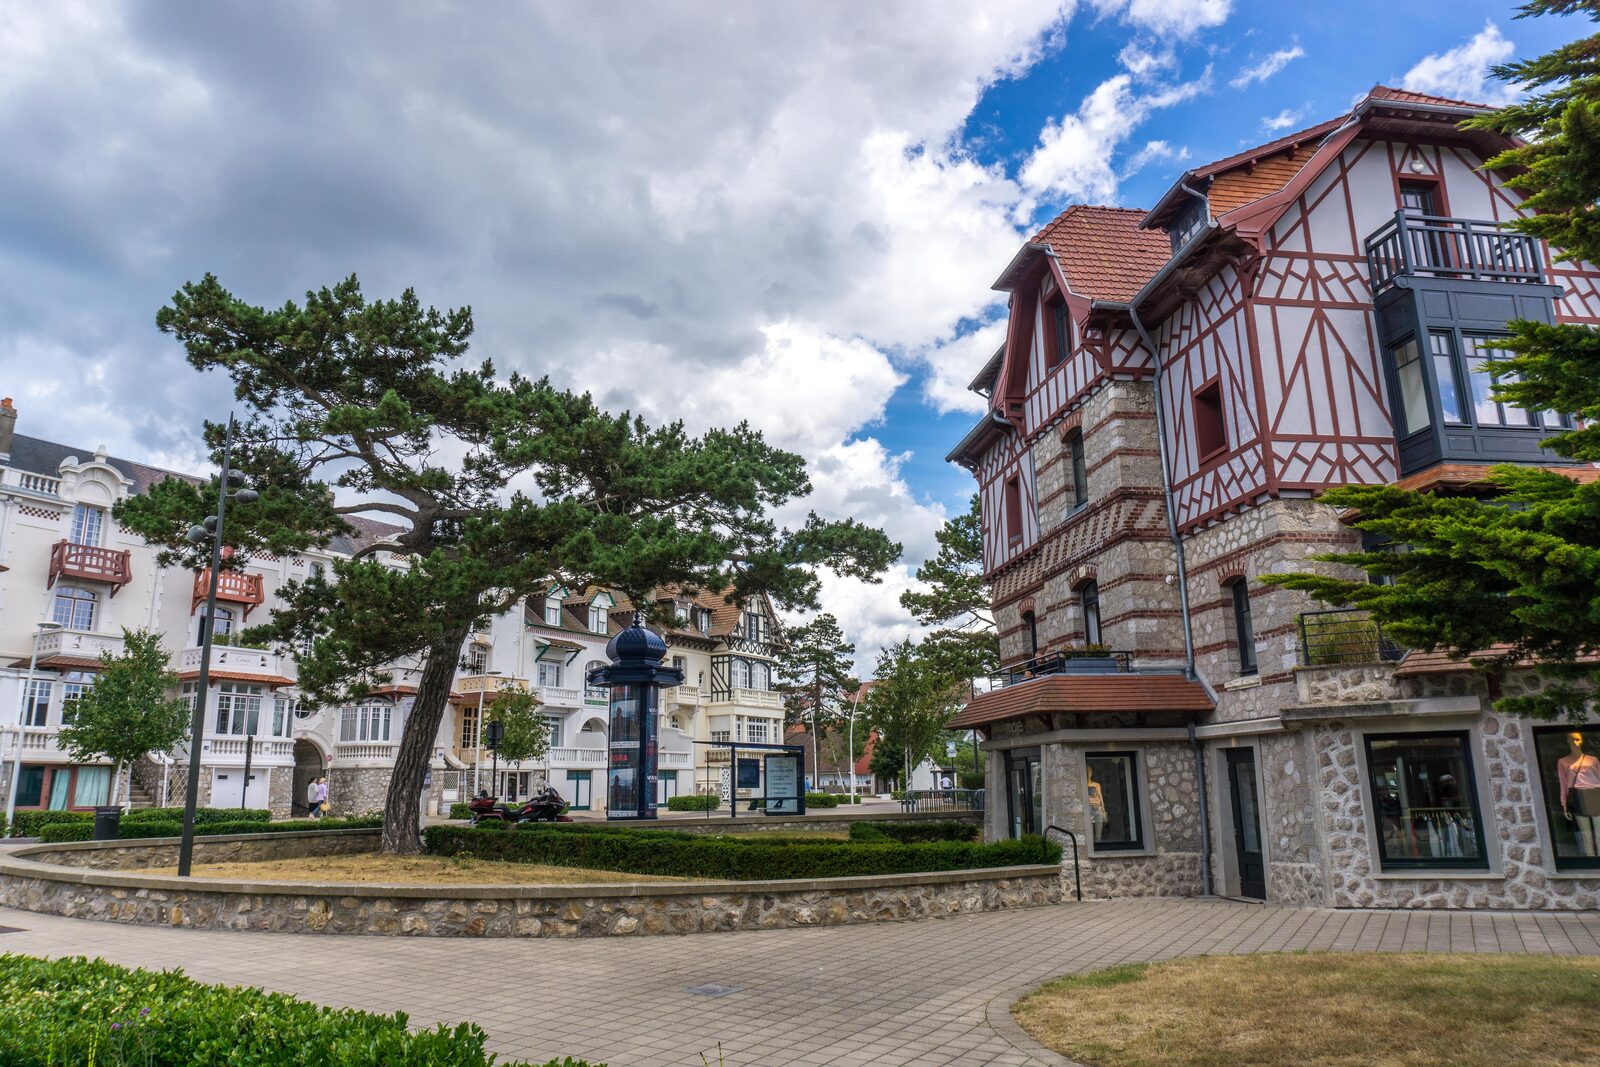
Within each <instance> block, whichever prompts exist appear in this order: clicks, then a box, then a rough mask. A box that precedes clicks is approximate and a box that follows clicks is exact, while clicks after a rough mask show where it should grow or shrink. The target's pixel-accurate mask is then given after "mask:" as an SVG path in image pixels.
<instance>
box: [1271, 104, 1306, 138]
mask: <svg viewBox="0 0 1600 1067" xmlns="http://www.w3.org/2000/svg"><path fill="white" fill-rule="evenodd" d="M1304 115H1305V111H1304V110H1303V109H1295V110H1291V109H1289V108H1284V109H1283V110H1282V111H1280V112H1278V113H1277V114H1276V115H1267V116H1266V117H1264V118H1263V119H1262V120H1261V128H1262V129H1263V130H1266V131H1267V132H1268V133H1276V132H1278V131H1279V130H1288V129H1293V128H1294V127H1295V126H1296V125H1297V124H1298V123H1299V122H1300V119H1301V118H1302V117H1303V116H1304Z"/></svg>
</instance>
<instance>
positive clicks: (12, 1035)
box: [0, 955, 603, 1067]
mask: <svg viewBox="0 0 1600 1067" xmlns="http://www.w3.org/2000/svg"><path fill="white" fill-rule="evenodd" d="M486 1040H487V1035H486V1034H485V1033H484V1032H483V1031H482V1030H481V1029H480V1028H478V1027H477V1026H475V1025H473V1024H471V1023H461V1024H459V1025H457V1026H454V1027H450V1026H445V1025H439V1026H436V1027H434V1028H432V1029H426V1030H415V1031H414V1030H411V1029H410V1028H409V1027H408V1019H407V1018H406V1015H405V1013H403V1012H396V1013H395V1014H393V1015H375V1014H371V1013H368V1012H361V1011H355V1010H353V1009H350V1008H324V1007H321V1006H319V1005H315V1004H308V1003H306V1002H305V1001H301V1000H296V999H294V998H293V997H290V996H287V995H285V994H282V993H266V992H263V991H261V990H259V989H238V988H234V987H231V986H220V985H202V984H201V983H199V982H196V981H193V980H192V979H189V978H185V977H184V976H183V973H182V972H181V971H176V970H174V971H162V972H155V971H146V970H130V969H128V968H125V967H118V966H115V965H114V964H110V963H106V962H104V961H103V960H88V959H84V958H83V957H81V956H80V957H73V958H70V959H58V960H40V959H32V958H30V957H27V956H12V955H5V956H0V1063H5V1064H7V1065H9V1067H62V1065H66V1064H80V1063H81V1064H100V1065H103V1067H119V1065H125V1064H126V1065H134V1064H145V1065H148V1064H179V1063H181V1064H185V1065H189V1067H282V1065H285V1064H297V1065H300V1067H408V1065H409V1067H424V1065H425V1067H488V1065H490V1064H492V1063H495V1062H496V1060H495V1057H494V1056H493V1055H491V1054H490V1053H489V1052H487V1051H486V1050H485V1048H484V1045H485V1042H486ZM501 1067H518V1065H516V1064H511V1063H504V1064H502V1065H501ZM523 1067H530V1065H523ZM544 1067H586V1065H585V1064H583V1063H582V1062H580V1061H577V1060H571V1059H567V1060H560V1061H558V1060H551V1061H550V1062H549V1063H548V1064H546V1065H544ZM599 1067H603V1065H599Z"/></svg>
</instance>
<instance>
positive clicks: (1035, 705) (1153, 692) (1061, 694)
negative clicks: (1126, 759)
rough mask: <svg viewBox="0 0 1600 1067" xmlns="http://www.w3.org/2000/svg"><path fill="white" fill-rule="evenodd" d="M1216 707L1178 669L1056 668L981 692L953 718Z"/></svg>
mask: <svg viewBox="0 0 1600 1067" xmlns="http://www.w3.org/2000/svg"><path fill="white" fill-rule="evenodd" d="M1213 707H1215V705H1214V704H1212V702H1211V697H1210V695H1209V694H1208V693H1207V692H1206V687H1205V686H1203V685H1201V684H1200V683H1199V682H1197V681H1193V680H1191V679H1189V678H1185V677H1183V676H1182V675H1178V674H1053V675H1049V676H1047V677H1044V678H1033V679H1030V680H1028V681H1025V682H1018V683H1017V684H1016V685H1008V686H1006V687H1005V688H1004V689H996V690H995V691H993V692H990V693H980V694H979V695H978V696H976V697H974V698H973V699H972V701H971V702H969V703H968V704H967V706H966V707H964V708H962V709H961V711H959V712H958V713H957V714H956V717H955V718H954V719H951V720H950V727H951V728H952V729H957V730H964V729H967V728H969V727H973V726H986V725H988V724H989V723H994V722H1000V721H1002V720H1005V719H1020V718H1023V717H1024V716H1027V715H1060V714H1068V715H1091V714H1094V713H1096V712H1129V711H1183V712H1191V713H1198V712H1205V711H1210V710H1212V708H1213Z"/></svg>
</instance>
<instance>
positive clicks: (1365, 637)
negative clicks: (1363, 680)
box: [1296, 608, 1406, 667]
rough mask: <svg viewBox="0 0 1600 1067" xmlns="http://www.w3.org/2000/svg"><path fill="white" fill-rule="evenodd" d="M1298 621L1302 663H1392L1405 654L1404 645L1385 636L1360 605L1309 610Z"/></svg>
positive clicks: (1312, 665) (1307, 665)
mask: <svg viewBox="0 0 1600 1067" xmlns="http://www.w3.org/2000/svg"><path fill="white" fill-rule="evenodd" d="M1296 623H1297V626H1298V628H1299V631H1300V664H1301V666H1305V667H1337V666H1340V665H1341V664H1350V663H1382V662H1389V663H1393V662H1394V661H1396V660H1398V659H1400V658H1401V657H1402V656H1404V655H1405V654H1406V648H1405V646H1404V645H1399V644H1396V643H1395V642H1394V641H1391V640H1390V639H1389V638H1388V637H1386V636H1384V632H1383V627H1382V626H1380V625H1379V624H1378V621H1377V620H1376V619H1374V618H1372V616H1371V614H1370V613H1369V612H1367V611H1363V610H1361V609H1359V608H1334V609H1332V610H1329V611H1308V612H1306V613H1305V614H1303V615H1301V616H1300V617H1299V619H1298V620H1296Z"/></svg>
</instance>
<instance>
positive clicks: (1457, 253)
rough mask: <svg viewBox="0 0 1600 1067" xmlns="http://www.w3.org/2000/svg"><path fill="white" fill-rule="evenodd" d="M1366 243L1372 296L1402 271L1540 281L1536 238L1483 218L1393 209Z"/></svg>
mask: <svg viewBox="0 0 1600 1067" xmlns="http://www.w3.org/2000/svg"><path fill="white" fill-rule="evenodd" d="M1366 245H1367V270H1368V272H1369V274H1370V277H1371V278H1372V292H1373V295H1377V294H1378V293H1379V292H1382V291H1383V290H1384V289H1387V288H1389V286H1391V285H1393V284H1394V282H1395V279H1396V278H1398V277H1400V276H1401V275H1406V274H1426V275H1431V276H1433V277H1438V278H1465V279H1472V280H1475V281H1489V282H1532V283H1539V282H1543V281H1544V280H1545V278H1544V255H1543V253H1542V252H1541V251H1540V248H1539V242H1538V241H1537V240H1535V239H1534V238H1532V237H1529V236H1528V235H1526V234H1521V233H1512V232H1510V231H1507V230H1503V229H1501V228H1500V226H1499V225H1498V224H1497V223H1494V222H1489V221H1486V220H1484V219H1455V218H1446V217H1444V216H1440V215H1410V214H1407V213H1406V212H1404V211H1397V212H1395V214H1394V218H1392V219H1390V220H1389V221H1388V222H1386V223H1384V224H1383V225H1382V226H1381V227H1379V228H1378V229H1377V230H1375V231H1374V232H1373V233H1372V234H1371V236H1369V237H1368V238H1367V242H1366Z"/></svg>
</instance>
